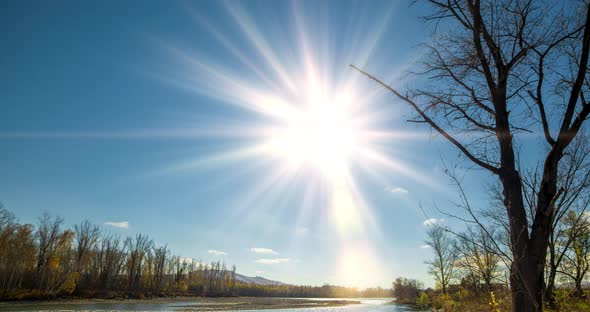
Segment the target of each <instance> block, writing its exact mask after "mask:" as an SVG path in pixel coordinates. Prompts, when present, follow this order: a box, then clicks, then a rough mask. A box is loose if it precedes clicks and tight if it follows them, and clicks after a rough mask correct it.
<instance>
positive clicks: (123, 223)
mask: <svg viewBox="0 0 590 312" xmlns="http://www.w3.org/2000/svg"><path fill="white" fill-rule="evenodd" d="M104 225H107V226H112V227H116V228H119V229H128V228H129V222H127V221H121V222H114V221H107V222H105V223H104Z"/></svg>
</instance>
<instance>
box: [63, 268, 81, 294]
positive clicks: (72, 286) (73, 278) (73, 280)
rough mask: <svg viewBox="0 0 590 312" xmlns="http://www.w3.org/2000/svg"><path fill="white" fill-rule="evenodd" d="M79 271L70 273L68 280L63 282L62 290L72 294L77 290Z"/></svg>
mask: <svg viewBox="0 0 590 312" xmlns="http://www.w3.org/2000/svg"><path fill="white" fill-rule="evenodd" d="M78 275H79V273H78V272H71V273H68V276H67V277H66V280H65V281H64V282H63V284H61V287H60V292H61V293H65V294H68V295H71V294H72V293H73V292H74V290H76V284H77V283H78Z"/></svg>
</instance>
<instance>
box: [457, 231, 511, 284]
mask: <svg viewBox="0 0 590 312" xmlns="http://www.w3.org/2000/svg"><path fill="white" fill-rule="evenodd" d="M491 234H492V236H490V235H488V233H486V232H485V231H484V230H483V229H481V228H479V227H477V228H476V230H474V229H472V228H469V230H468V232H467V233H465V234H464V235H460V236H459V237H458V239H457V244H456V245H455V254H456V257H457V260H456V262H455V264H456V266H457V268H460V269H462V270H463V271H466V273H467V275H470V276H472V277H473V278H475V281H476V282H477V283H482V284H483V285H484V286H485V288H486V290H488V291H492V290H493V284H494V281H496V280H497V279H498V277H499V276H500V274H501V272H502V271H501V268H500V256H499V255H498V253H497V252H496V247H495V246H494V242H493V241H492V240H493V231H492V233H491Z"/></svg>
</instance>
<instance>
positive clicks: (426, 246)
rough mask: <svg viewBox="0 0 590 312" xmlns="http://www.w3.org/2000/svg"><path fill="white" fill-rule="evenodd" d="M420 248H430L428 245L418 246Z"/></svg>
mask: <svg viewBox="0 0 590 312" xmlns="http://www.w3.org/2000/svg"><path fill="white" fill-rule="evenodd" d="M420 248H422V249H428V248H430V245H422V246H420Z"/></svg>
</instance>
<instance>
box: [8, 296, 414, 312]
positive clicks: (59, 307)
mask: <svg viewBox="0 0 590 312" xmlns="http://www.w3.org/2000/svg"><path fill="white" fill-rule="evenodd" d="M316 300H317V299H316ZM350 300H358V301H361V304H354V305H347V306H339V307H321V308H292V309H280V310H278V309H274V310H273V309H266V310H241V311H242V312H245V311H258V312H260V311H263V312H282V311H285V312H406V311H414V312H415V310H411V309H409V308H407V307H405V306H401V305H395V304H391V303H390V302H391V299H363V298H360V299H350ZM198 305H199V302H198V301H190V300H189V301H187V300H182V299H179V301H177V302H176V301H175V302H166V303H154V302H149V301H146V302H145V303H142V302H133V303H120V302H118V303H103V302H100V303H70V304H60V303H49V304H43V303H41V304H20V303H17V304H2V305H0V311H135V312H136V311H202V310H200V309H199V308H198Z"/></svg>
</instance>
